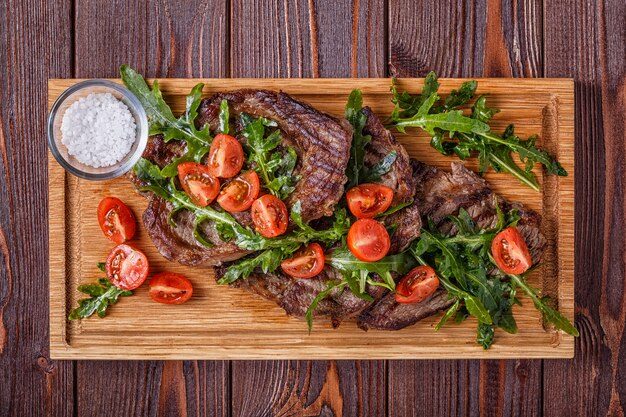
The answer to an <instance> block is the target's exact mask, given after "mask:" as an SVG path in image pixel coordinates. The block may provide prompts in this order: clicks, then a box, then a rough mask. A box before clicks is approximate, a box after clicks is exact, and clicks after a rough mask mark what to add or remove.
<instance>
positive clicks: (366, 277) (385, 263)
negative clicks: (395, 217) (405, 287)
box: [305, 242, 415, 333]
mask: <svg viewBox="0 0 626 417" xmlns="http://www.w3.org/2000/svg"><path fill="white" fill-rule="evenodd" d="M326 263H327V264H328V265H330V266H332V267H333V268H335V269H336V270H337V271H339V272H340V273H341V276H342V279H340V280H336V281H328V282H327V283H326V285H327V288H326V289H325V290H324V291H321V292H320V293H318V294H317V296H316V297H315V298H314V299H313V302H311V304H310V305H309V308H308V309H307V311H306V314H305V318H306V321H307V325H308V327H309V333H310V332H311V328H312V326H313V313H314V311H315V309H316V308H317V306H318V304H319V303H320V302H321V301H322V300H323V299H325V298H327V297H329V296H330V295H331V294H332V293H333V291H339V290H341V289H342V288H344V287H346V286H347V287H348V288H349V289H350V291H352V293H353V294H354V295H356V296H357V297H359V298H361V299H363V300H365V301H369V302H371V301H374V299H373V298H372V297H371V296H370V295H369V294H368V293H367V292H366V288H367V285H374V286H380V287H384V288H387V289H388V290H390V291H395V288H396V285H395V282H394V280H393V277H392V276H391V272H396V273H398V274H399V275H404V274H406V273H407V272H408V271H409V270H410V269H411V268H412V267H413V266H415V260H414V259H413V257H412V256H411V254H410V253H409V252H403V253H399V254H396V255H389V256H386V257H384V258H383V259H381V260H379V261H376V262H364V261H361V260H359V259H357V258H356V257H355V256H354V255H353V254H352V252H350V249H348V247H347V246H346V244H345V242H343V244H342V245H341V246H340V247H339V248H337V249H335V250H333V251H332V252H330V253H329V254H328V255H326ZM372 274H376V275H372ZM377 277H378V278H380V279H382V281H380V280H377Z"/></svg>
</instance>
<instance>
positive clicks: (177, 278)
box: [148, 272, 193, 304]
mask: <svg viewBox="0 0 626 417" xmlns="http://www.w3.org/2000/svg"><path fill="white" fill-rule="evenodd" d="M148 294H150V297H151V298H152V299H153V300H154V301H156V302H157V303H163V304H182V303H184V302H185V301H187V300H189V299H190V298H191V295H192V294H193V285H192V284H191V281H189V280H188V279H187V278H185V277H184V276H182V275H180V274H175V273H174V272H161V273H160V274H156V275H155V276H153V277H152V278H151V279H150V291H149V292H148Z"/></svg>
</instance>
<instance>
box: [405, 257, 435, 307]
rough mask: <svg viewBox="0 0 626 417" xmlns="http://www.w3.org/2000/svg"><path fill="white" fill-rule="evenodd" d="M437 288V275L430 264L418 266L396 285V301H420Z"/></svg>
mask: <svg viewBox="0 0 626 417" xmlns="http://www.w3.org/2000/svg"><path fill="white" fill-rule="evenodd" d="M437 288H439V277H438V276H437V274H436V273H435V270H434V269H432V268H431V267H430V266H418V267H415V268H413V269H411V270H410V271H409V273H408V274H406V275H405V276H404V277H403V278H402V279H401V280H400V282H399V283H398V285H397V286H396V302H398V303H400V304H412V303H420V302H422V301H424V300H425V299H427V298H428V297H430V296H431V295H433V294H434V292H435V291H437Z"/></svg>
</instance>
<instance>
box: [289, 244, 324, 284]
mask: <svg viewBox="0 0 626 417" xmlns="http://www.w3.org/2000/svg"><path fill="white" fill-rule="evenodd" d="M280 267H281V269H282V270H283V271H284V272H285V273H286V274H287V275H291V276H292V277H296V278H313V277H314V276H316V275H318V274H319V273H320V272H322V270H323V269H324V250H323V249H322V247H321V246H320V244H319V243H309V244H308V245H307V246H303V247H302V248H300V249H299V250H298V251H297V252H296V253H295V254H294V255H293V258H291V259H285V260H284V261H282V262H281V263H280Z"/></svg>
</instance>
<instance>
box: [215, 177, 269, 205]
mask: <svg viewBox="0 0 626 417" xmlns="http://www.w3.org/2000/svg"><path fill="white" fill-rule="evenodd" d="M260 189H261V185H260V184H259V176H258V175H257V174H256V172H254V171H247V172H244V173H243V174H241V175H240V176H238V177H237V178H235V179H234V180H232V181H231V182H230V183H228V185H227V186H226V187H224V189H223V190H222V192H221V193H220V196H219V197H217V202H218V203H220V206H222V208H223V209H224V210H226V211H230V212H231V213H237V212H240V211H246V210H248V209H249V208H250V206H251V205H252V203H253V202H254V200H256V198H257V196H258V195H259V190H260Z"/></svg>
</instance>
